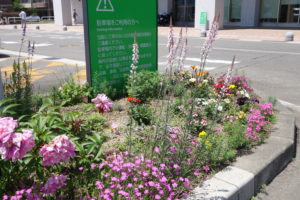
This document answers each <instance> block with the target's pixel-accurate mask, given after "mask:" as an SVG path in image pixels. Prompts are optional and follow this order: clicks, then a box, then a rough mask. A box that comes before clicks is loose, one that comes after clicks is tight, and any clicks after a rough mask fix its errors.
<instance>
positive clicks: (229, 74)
mask: <svg viewBox="0 0 300 200" xmlns="http://www.w3.org/2000/svg"><path fill="white" fill-rule="evenodd" d="M234 63H235V56H234V57H233V59H232V63H231V65H230V66H229V67H228V70H227V73H226V75H225V79H224V84H223V87H222V89H221V96H222V97H224V96H225V92H226V89H227V87H228V85H229V83H230V82H231V78H232V72H233V68H234Z"/></svg>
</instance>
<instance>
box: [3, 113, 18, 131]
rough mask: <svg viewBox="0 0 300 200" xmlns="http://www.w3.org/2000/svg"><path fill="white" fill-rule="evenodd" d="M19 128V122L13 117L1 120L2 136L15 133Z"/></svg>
mask: <svg viewBox="0 0 300 200" xmlns="http://www.w3.org/2000/svg"><path fill="white" fill-rule="evenodd" d="M17 127H18V122H17V120H14V119H13V118H12V117H3V118H0V134H2V133H12V132H14V131H15V128H17Z"/></svg>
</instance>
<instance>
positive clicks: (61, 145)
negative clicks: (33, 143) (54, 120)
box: [40, 135, 76, 166]
mask: <svg viewBox="0 0 300 200" xmlns="http://www.w3.org/2000/svg"><path fill="white" fill-rule="evenodd" d="M40 154H41V155H42V157H43V165H44V166H50V165H54V164H57V163H60V162H68V160H69V158H70V157H74V156H75V155H76V154H75V145H74V144H73V143H72V142H71V141H70V140H69V138H68V137H67V136H65V135H62V136H57V137H55V138H54V139H53V140H52V141H51V142H50V143H49V144H46V145H44V146H43V147H42V148H41V150H40Z"/></svg>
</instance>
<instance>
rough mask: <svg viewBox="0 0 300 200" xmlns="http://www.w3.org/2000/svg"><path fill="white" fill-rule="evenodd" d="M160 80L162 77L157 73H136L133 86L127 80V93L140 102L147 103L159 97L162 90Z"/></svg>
mask: <svg viewBox="0 0 300 200" xmlns="http://www.w3.org/2000/svg"><path fill="white" fill-rule="evenodd" d="M162 80H163V77H162V75H161V74H159V72H151V71H141V72H138V73H137V74H136V77H135V82H134V84H132V83H131V82H130V81H129V79H128V82H127V86H126V88H127V93H128V95H129V96H133V97H136V98H138V99H141V100H142V101H149V100H151V99H153V98H157V97H159V96H160V95H159V93H160V91H161V89H162V88H161V84H160V83H161V81H162Z"/></svg>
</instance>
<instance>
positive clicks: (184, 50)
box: [179, 27, 188, 70]
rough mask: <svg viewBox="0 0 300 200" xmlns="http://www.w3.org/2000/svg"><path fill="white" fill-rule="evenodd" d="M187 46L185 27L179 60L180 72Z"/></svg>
mask: <svg viewBox="0 0 300 200" xmlns="http://www.w3.org/2000/svg"><path fill="white" fill-rule="evenodd" d="M187 45H188V40H187V27H186V29H185V38H184V43H183V45H182V48H181V53H180V58H179V67H180V70H181V68H182V67H183V65H184V61H185V58H186V53H187Z"/></svg>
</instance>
